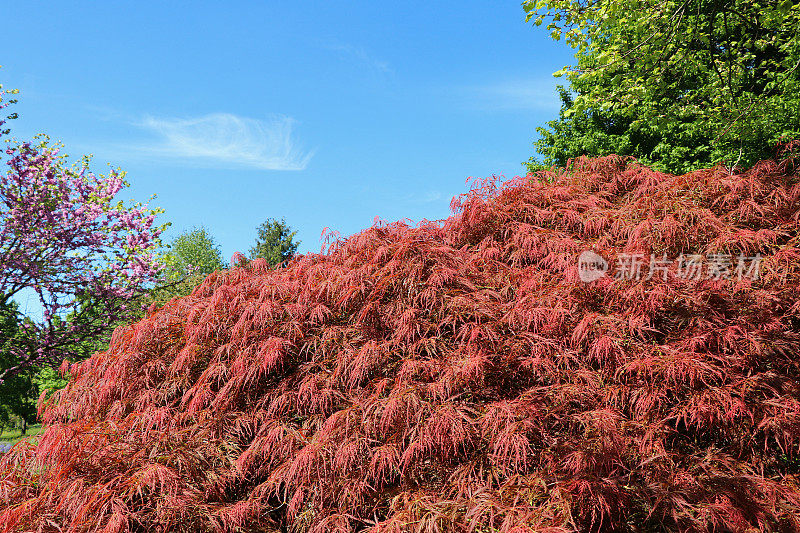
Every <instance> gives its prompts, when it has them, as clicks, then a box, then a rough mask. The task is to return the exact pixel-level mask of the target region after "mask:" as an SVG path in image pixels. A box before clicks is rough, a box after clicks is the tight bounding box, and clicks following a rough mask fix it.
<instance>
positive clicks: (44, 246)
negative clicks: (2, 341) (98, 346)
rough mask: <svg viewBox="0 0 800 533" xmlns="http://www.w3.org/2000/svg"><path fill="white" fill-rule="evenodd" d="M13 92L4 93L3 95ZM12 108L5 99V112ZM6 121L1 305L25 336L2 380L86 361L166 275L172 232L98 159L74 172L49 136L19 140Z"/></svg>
mask: <svg viewBox="0 0 800 533" xmlns="http://www.w3.org/2000/svg"><path fill="white" fill-rule="evenodd" d="M1 88H2V86H0V89H1ZM9 93H10V91H5V92H3V91H2V90H0V97H2V96H3V94H6V95H8V94H9ZM10 103H13V101H12V100H9V101H6V102H3V101H2V99H0V111H2V110H4V108H6V107H7V106H8V105H9V104H10ZM0 116H2V115H0ZM7 118H15V115H8V117H7ZM5 123H6V120H0V140H2V141H4V149H3V153H2V154H0V159H2V160H3V163H5V165H3V166H4V167H5V169H4V170H0V305H2V306H3V308H11V309H15V311H14V312H15V313H16V314H17V320H18V321H19V324H20V327H21V328H22V331H23V332H24V334H23V335H21V339H20V341H19V342H15V343H14V346H13V348H12V350H14V352H15V353H14V364H12V365H11V366H7V367H5V368H0V382H2V381H3V380H4V379H6V378H7V377H9V376H11V375H14V374H17V373H19V372H22V371H24V370H26V369H28V368H30V367H34V366H43V365H51V366H56V365H58V364H60V363H61V362H62V361H63V360H64V359H74V358H76V357H80V356H82V355H85V352H86V346H87V345H93V343H95V342H96V341H97V340H98V339H100V338H102V337H103V336H105V335H107V334H108V333H109V332H110V330H111V329H112V328H113V326H115V325H117V324H119V323H120V321H121V320H123V319H124V318H125V317H126V315H127V313H128V311H129V307H130V305H131V300H132V299H133V298H135V297H137V296H138V295H140V294H142V293H143V292H144V291H146V290H147V289H148V288H149V287H151V286H152V284H153V283H154V282H155V281H156V279H157V275H158V271H159V269H160V266H159V264H158V262H157V259H156V258H157V254H156V253H155V252H156V249H157V247H158V246H159V245H160V240H159V236H160V234H161V232H162V231H163V229H164V227H165V226H164V225H162V226H158V225H157V224H156V222H155V218H156V215H157V214H158V213H159V212H161V210H159V209H151V208H148V207H147V206H146V205H143V204H139V203H136V204H127V205H126V204H125V203H123V202H121V201H116V200H115V197H116V196H117V195H118V194H119V193H120V191H122V190H123V189H124V188H125V187H127V183H126V182H125V181H124V179H123V178H124V173H122V172H120V171H112V172H110V173H109V174H108V175H107V176H102V175H96V174H93V173H92V172H90V171H89V170H88V163H89V160H88V158H84V159H83V160H82V161H81V162H80V163H79V164H77V165H72V166H70V165H68V164H67V162H66V160H65V158H64V157H63V156H61V155H60V154H59V150H58V148H57V147H54V146H51V145H49V144H48V143H47V141H46V140H42V139H41V138H40V139H38V140H37V143H30V142H21V143H20V142H15V141H11V140H9V139H8V138H7V137H8V134H9V130H8V128H4V125H5ZM32 300H33V301H36V302H37V303H36V304H33V303H32ZM14 301H23V302H26V304H23V305H22V306H17V305H12V303H13V302H14Z"/></svg>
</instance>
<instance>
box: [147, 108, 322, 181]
mask: <svg viewBox="0 0 800 533" xmlns="http://www.w3.org/2000/svg"><path fill="white" fill-rule="evenodd" d="M294 124H295V121H294V120H293V119H292V118H290V117H284V116H276V117H273V118H272V119H270V120H266V121H264V120H257V119H253V118H247V117H240V116H237V115H233V114H230V113H213V114H210V115H204V116H201V117H195V118H163V117H153V116H147V117H145V118H144V119H143V120H141V121H138V122H137V123H136V125H138V126H140V127H142V128H144V129H146V130H148V131H150V132H151V133H153V134H155V135H156V136H157V137H158V141H157V142H156V143H153V144H148V145H144V146H140V147H138V148H139V150H140V151H144V152H147V153H148V154H151V155H154V156H161V157H170V158H181V159H191V160H195V161H197V162H202V163H205V164H213V165H224V166H235V167H242V166H244V167H251V168H258V169H265V170H303V169H304V168H306V166H307V165H308V162H309V160H310V159H311V156H312V155H313V154H312V153H311V152H306V151H304V150H303V149H302V148H301V147H300V146H299V145H298V143H297V141H296V140H295V139H294V137H293V134H292V129H293V127H294Z"/></svg>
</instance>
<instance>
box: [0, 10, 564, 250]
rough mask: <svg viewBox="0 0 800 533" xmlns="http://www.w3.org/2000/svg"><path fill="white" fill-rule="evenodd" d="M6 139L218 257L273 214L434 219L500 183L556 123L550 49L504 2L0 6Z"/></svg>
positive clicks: (298, 218)
mask: <svg viewBox="0 0 800 533" xmlns="http://www.w3.org/2000/svg"><path fill="white" fill-rule="evenodd" d="M3 18H4V22H5V23H4V24H3V31H2V33H0V50H2V51H3V53H2V55H0V65H2V69H0V83H2V84H3V85H4V86H5V88H16V89H19V90H20V92H21V94H20V95H19V99H20V103H19V104H18V105H16V106H15V111H17V112H18V113H19V114H20V118H19V120H16V121H13V122H12V123H11V124H10V125H11V127H12V128H13V135H14V136H15V137H17V138H19V139H26V138H29V137H31V136H33V135H34V134H36V133H41V132H43V133H47V134H48V135H49V136H50V137H51V138H52V139H57V140H61V141H62V142H63V143H64V144H65V146H66V149H65V151H66V153H68V154H69V155H70V156H73V157H78V156H80V155H81V154H84V153H91V154H93V155H94V164H93V169H94V170H95V171H99V172H103V171H105V170H106V169H107V168H108V164H109V163H110V164H112V165H113V166H115V167H117V166H118V167H121V168H122V169H124V170H126V171H127V172H128V181H129V182H130V183H131V188H130V189H128V190H127V191H126V193H125V196H124V197H125V198H129V197H133V198H135V199H137V200H144V199H147V198H148V197H149V196H150V195H152V194H157V196H158V197H157V199H156V200H155V201H154V202H153V205H158V206H161V207H163V208H165V209H166V214H165V215H164V217H163V219H164V220H168V221H171V222H172V224H173V225H172V227H171V228H170V230H169V232H168V234H167V240H169V238H170V237H174V236H175V235H177V234H179V233H180V232H182V231H185V230H187V229H190V228H191V227H193V226H196V225H201V224H202V225H205V226H206V227H207V228H208V229H209V230H210V232H211V233H212V235H214V237H215V238H216V240H217V241H218V242H219V243H220V245H221V247H222V251H223V254H224V255H225V258H226V259H228V258H230V256H231V255H232V254H233V253H234V252H235V251H242V252H244V253H246V252H247V251H248V249H249V248H250V246H251V245H252V243H253V241H254V239H255V233H256V232H255V228H256V226H257V225H258V224H259V223H261V222H262V221H263V220H265V219H266V218H269V217H275V218H281V217H285V218H286V221H287V222H288V223H289V224H290V225H291V226H293V227H294V228H295V229H297V230H298V237H299V238H300V239H301V240H302V246H301V248H300V250H301V251H303V252H306V251H314V252H315V251H318V250H319V247H320V232H321V231H322V229H323V228H324V227H330V228H331V229H333V230H337V231H339V232H340V233H341V234H342V235H349V234H352V233H355V232H358V231H360V230H361V229H363V228H365V227H368V226H370V225H371V224H372V222H373V219H374V217H376V216H378V217H380V218H382V219H384V220H397V219H402V218H409V219H412V220H420V219H423V218H427V219H439V218H444V217H446V216H448V215H449V202H450V198H451V197H452V196H454V195H457V194H460V193H462V192H464V191H465V190H466V188H467V187H466V185H465V180H466V179H467V178H468V177H470V176H475V177H486V176H491V175H505V176H507V177H511V176H514V175H517V174H519V173H521V172H522V170H523V169H522V165H521V162H522V161H524V160H526V159H527V158H528V157H529V156H530V155H531V154H532V152H533V148H532V146H531V142H532V141H533V139H534V138H535V128H536V127H537V126H539V125H542V124H543V123H544V122H545V121H547V120H550V119H552V118H555V117H556V115H557V113H558V98H557V95H556V92H555V85H556V83H557V80H555V79H554V78H553V77H552V73H553V72H554V71H556V70H558V69H560V68H561V67H563V66H564V65H566V64H569V63H571V62H572V59H573V58H572V53H573V52H572V51H571V50H570V49H569V48H568V46H567V45H566V44H564V43H563V42H559V43H556V42H553V41H551V40H550V37H549V35H548V32H547V31H546V30H545V29H544V28H542V27H539V28H536V27H533V26H532V25H531V24H526V23H525V21H524V18H525V14H524V11H523V10H522V8H521V6H520V5H519V3H517V2H497V1H462V2H431V1H428V2H394V3H383V2H375V1H372V2H354V1H351V2H339V1H330V0H328V1H324V2H316V1H309V2H255V1H253V2H219V1H217V2H192V3H191V4H189V3H186V2H148V1H138V2H6V3H5V5H4V7H3Z"/></svg>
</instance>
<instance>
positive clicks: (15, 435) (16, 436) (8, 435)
mask: <svg viewBox="0 0 800 533" xmlns="http://www.w3.org/2000/svg"><path fill="white" fill-rule="evenodd" d="M42 431H44V428H42V425H41V424H34V425H31V426H28V431H27V433H25V436H24V437H23V436H22V434H21V432H20V430H19V429H10V428H9V429H3V431H2V432H0V442H17V441H19V440H22V439H24V438H27V437H35V436H37V435H39V434H40V433H41V432H42Z"/></svg>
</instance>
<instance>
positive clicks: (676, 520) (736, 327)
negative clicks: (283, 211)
mask: <svg viewBox="0 0 800 533" xmlns="http://www.w3.org/2000/svg"><path fill="white" fill-rule="evenodd" d="M799 177H800V176H798V172H797V166H796V162H795V160H794V159H792V158H791V157H789V156H788V155H787V156H785V157H784V158H783V159H782V160H779V161H763V162H761V163H758V164H757V165H756V166H754V167H753V168H751V169H750V170H747V171H744V172H742V173H730V172H728V171H727V170H726V169H724V168H721V167H720V168H714V169H709V170H700V171H696V172H692V173H690V174H686V175H682V176H674V175H670V174H662V173H658V172H655V171H652V170H650V169H648V168H646V167H644V166H641V165H640V164H638V163H636V162H635V161H632V160H630V159H625V158H621V157H617V156H608V157H604V158H599V159H578V160H576V161H574V162H572V165H571V170H570V171H569V172H567V171H553V172H545V173H540V174H539V175H538V176H528V177H526V178H515V179H512V180H509V181H507V182H505V183H502V184H501V183H497V182H483V183H478V184H477V185H476V186H475V187H474V188H473V189H472V190H471V191H470V192H469V193H467V194H465V195H463V196H462V197H460V198H459V199H456V200H455V201H454V205H453V207H454V211H455V214H454V215H453V216H452V217H451V218H449V219H447V220H445V221H443V222H442V223H431V222H423V223H421V224H419V225H418V226H416V227H411V226H408V225H406V224H403V223H399V222H397V223H390V224H376V225H375V226H374V227H372V228H369V229H367V230H365V231H363V232H361V233H359V234H357V235H355V236H353V237H350V238H348V239H344V240H339V241H337V242H334V243H332V244H331V245H330V246H329V247H328V249H327V250H326V251H325V252H324V253H322V254H319V255H311V254H310V255H305V256H303V257H300V258H296V259H293V260H292V261H290V262H289V263H288V265H287V266H286V268H283V269H278V270H275V269H272V268H270V266H269V264H268V263H267V262H266V261H263V260H254V261H252V262H248V263H244V266H240V267H237V268H233V269H231V270H230V271H226V272H216V273H214V274H211V275H210V276H208V277H207V278H206V279H205V281H204V282H203V283H202V284H201V285H199V286H198V287H197V288H196V289H195V290H194V291H193V292H192V294H190V295H188V296H186V297H184V298H180V299H174V300H172V301H170V302H169V303H167V304H166V305H165V306H164V307H163V308H161V309H160V310H157V311H154V312H153V313H152V314H150V315H149V316H148V317H146V318H145V319H143V320H142V321H140V322H138V323H136V324H133V325H131V326H128V327H125V328H119V329H117V330H116V332H115V334H114V337H113V339H112V342H111V346H110V348H109V350H108V351H106V352H103V353H98V354H96V355H94V356H93V357H92V358H91V359H89V360H87V361H85V362H82V363H78V364H74V365H71V366H70V368H69V370H70V373H71V376H72V380H71V382H70V383H69V385H68V386H67V387H66V389H64V390H63V391H60V392H58V393H56V398H57V400H58V401H57V402H56V401H55V399H56V398H52V399H51V400H49V401H48V403H47V404H46V405H43V406H42V410H43V415H42V416H43V419H44V422H45V423H46V424H47V425H48V428H47V430H46V431H45V432H44V434H43V435H42V436H41V439H40V440H39V442H38V444H37V445H36V446H34V445H32V444H29V443H20V444H18V445H17V446H16V447H15V448H14V449H13V450H12V451H11V452H10V453H9V454H7V455H6V456H5V457H4V458H3V459H2V462H1V463H0V502H2V503H1V504H0V505H2V510H1V511H0V531H5V532H12V531H44V532H51V531H52V532H54V531H70V532H84V531H86V532H88V531H148V532H153V531H186V532H193V531H231V532H233V531H237V532H250V531H273V530H281V531H314V532H323V531H326V532H327V531H371V532H376V533H377V532H400V531H421V532H434V531H464V532H488V531H500V532H507V533H511V532H515V533H521V532H527V531H531V532H532V531H552V532H555V531H574V530H580V531H590V530H591V531H599V530H604V531H610V530H616V531H710V530H716V531H744V530H746V529H748V528H754V529H757V530H758V529H761V530H765V531H775V530H782V531H796V530H798V529H800V521H798V516H800V488H798V472H799V471H800V468H799V467H798V459H797V453H798V441H800V384H799V383H800V381H799V378H800V369H799V368H798V358H797V355H796V354H797V350H798V347H800V337H799V336H798V326H800V299H799V298H800V290H798V289H799V288H800V286H799V284H798V282H799V281H800V261H798V259H799V258H800V247H799V246H798V245H799V244H800V243H799V242H798V239H800V235H799V234H798V224H799V222H798V219H799V218H800V185H799V184H798V178H799ZM587 249H591V250H595V251H596V252H598V253H600V254H601V255H603V256H604V257H605V258H606V259H608V260H609V262H610V263H611V264H614V263H615V260H616V259H617V258H619V257H620V256H621V254H629V253H642V254H645V256H648V257H649V254H651V253H652V254H655V255H656V256H658V257H661V256H662V254H667V256H668V257H677V256H679V255H680V254H681V253H687V254H688V253H692V254H703V255H705V256H710V255H712V254H718V253H726V254H733V255H737V254H739V253H742V254H744V255H746V256H755V255H756V254H759V253H760V254H761V256H762V257H763V260H762V262H761V264H760V266H761V270H760V276H759V277H758V278H757V279H755V278H753V279H751V278H750V277H747V276H730V277H720V278H719V279H707V278H706V277H705V276H704V277H702V278H700V279H685V278H683V277H680V276H679V275H678V274H677V272H676V271H675V270H674V269H672V270H669V271H668V272H667V274H666V278H667V279H666V280H664V279H662V277H661V276H660V275H659V276H654V277H652V278H651V279H646V276H643V277H642V278H641V279H615V278H614V277H613V276H606V277H602V278H600V279H599V280H596V281H593V282H591V283H584V282H582V281H581V280H580V278H579V271H578V268H577V257H578V255H579V254H580V253H581V252H582V251H584V250H587ZM673 266H675V265H673Z"/></svg>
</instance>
